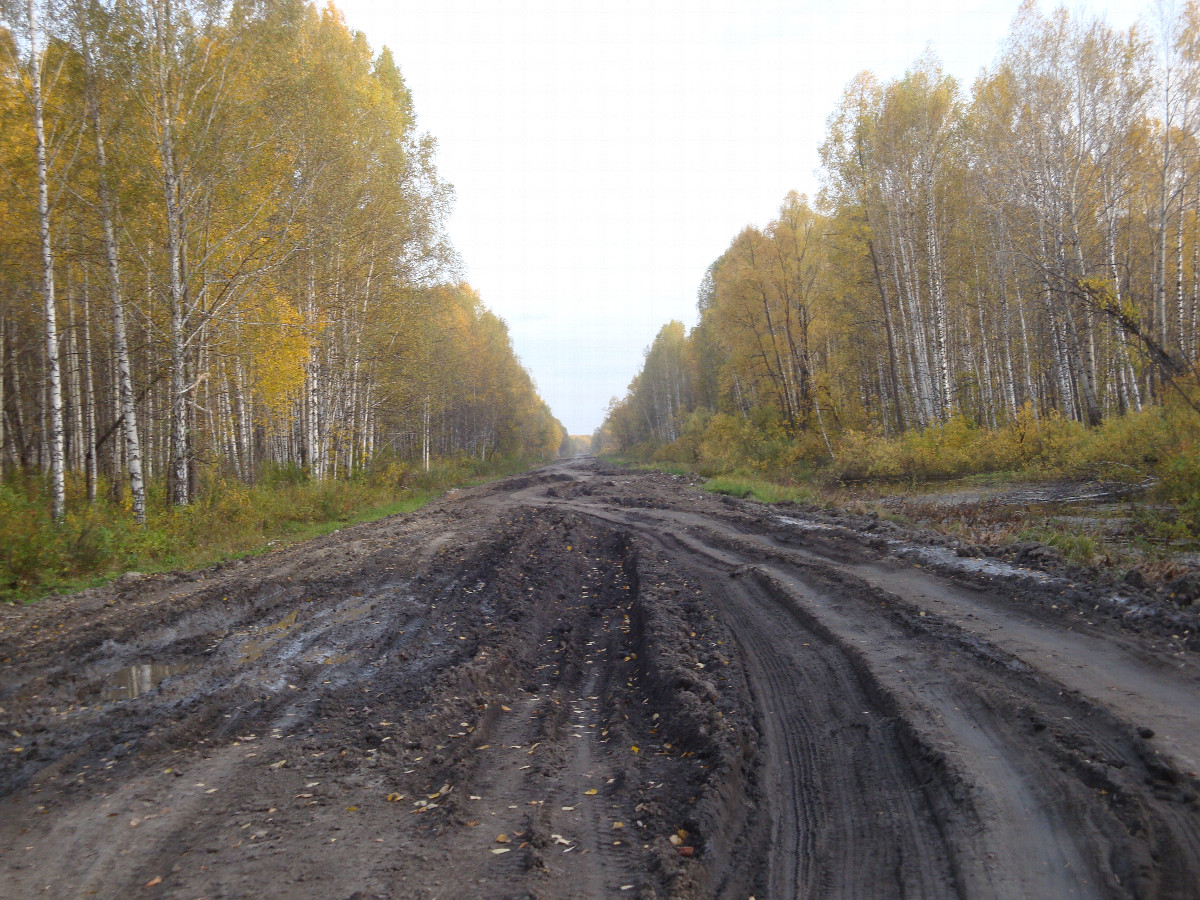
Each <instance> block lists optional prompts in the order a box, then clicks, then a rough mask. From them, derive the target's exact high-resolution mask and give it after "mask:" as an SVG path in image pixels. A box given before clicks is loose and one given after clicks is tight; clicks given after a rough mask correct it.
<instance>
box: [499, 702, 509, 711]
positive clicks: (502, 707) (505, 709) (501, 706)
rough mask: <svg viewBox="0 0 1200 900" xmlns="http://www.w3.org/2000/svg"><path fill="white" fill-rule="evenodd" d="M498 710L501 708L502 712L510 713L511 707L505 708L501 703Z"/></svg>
mask: <svg viewBox="0 0 1200 900" xmlns="http://www.w3.org/2000/svg"><path fill="white" fill-rule="evenodd" d="M500 708H501V709H502V710H504V711H505V712H512V707H511V706H505V705H504V704H503V703H501V704H500Z"/></svg>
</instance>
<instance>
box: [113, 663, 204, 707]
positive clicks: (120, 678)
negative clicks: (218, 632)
mask: <svg viewBox="0 0 1200 900" xmlns="http://www.w3.org/2000/svg"><path fill="white" fill-rule="evenodd" d="M187 668H188V667H187V666H186V665H183V664H179V663H172V664H166V663H138V664H137V665H133V666H127V667H126V668H124V669H121V670H120V671H117V672H114V673H113V674H111V675H109V676H108V677H107V678H105V679H104V682H103V684H102V686H101V688H100V699H101V700H132V699H133V698H134V697H140V696H141V695H142V694H146V693H149V692H150V691H152V690H154V689H155V688H156V687H158V685H159V682H161V681H162V680H163V679H164V678H166V677H168V676H170V675H177V674H179V673H180V672H183V671H186V670H187Z"/></svg>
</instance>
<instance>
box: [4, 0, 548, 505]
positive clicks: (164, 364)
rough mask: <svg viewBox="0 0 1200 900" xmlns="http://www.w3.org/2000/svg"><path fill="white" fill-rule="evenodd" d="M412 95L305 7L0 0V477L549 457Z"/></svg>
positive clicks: (141, 480) (347, 469)
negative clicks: (472, 281) (459, 274)
mask: <svg viewBox="0 0 1200 900" xmlns="http://www.w3.org/2000/svg"><path fill="white" fill-rule="evenodd" d="M434 150H435V147H434V142H433V139H432V138H431V137H430V136H428V135H426V134H423V133H421V132H420V131H419V130H418V129H417V124H416V117H415V115H414V111H413V101H412V96H411V92H410V91H409V88H408V87H407V85H406V84H405V82H404V79H403V78H402V76H401V73H400V70H399V68H398V67H397V65H396V62H395V60H394V59H393V57H392V54H391V52H390V51H389V50H387V49H386V48H384V49H383V50H382V51H381V52H379V53H378V54H376V53H374V52H373V51H372V49H371V48H370V46H369V45H368V44H367V41H366V39H365V37H364V36H363V35H362V34H361V33H358V32H352V31H351V30H349V29H348V28H347V26H346V24H345V22H344V21H343V19H342V18H341V16H340V14H339V13H338V12H337V11H336V10H335V9H334V8H333V7H332V6H328V7H326V8H324V9H322V10H317V9H316V8H315V7H314V6H313V5H312V4H310V3H308V2H305V0H234V2H226V0H0V184H2V185H3V186H2V187H0V475H3V474H4V473H5V472H6V471H7V472H9V473H12V472H14V471H25V472H44V473H46V474H47V476H48V479H49V483H50V485H51V496H52V503H53V507H54V514H55V517H56V518H57V517H61V515H62V512H63V504H64V503H65V484H66V482H67V480H68V479H69V478H74V477H79V478H80V479H82V480H84V481H86V485H87V493H88V495H89V496H90V497H92V498H94V497H95V496H96V492H97V490H100V489H102V487H101V486H102V485H104V486H107V489H108V490H111V491H114V492H117V493H123V494H125V496H126V497H127V498H128V501H129V502H130V503H131V505H132V509H133V511H134V512H135V513H136V515H137V516H138V518H139V519H143V518H144V516H145V505H146V491H147V487H146V486H147V483H148V482H152V481H154V480H155V479H158V480H160V482H161V483H165V485H166V496H167V498H168V500H169V502H170V503H173V504H178V505H183V504H187V503H189V502H191V501H193V500H194V499H195V498H196V496H197V493H198V492H199V491H200V490H202V485H203V476H204V474H205V473H206V472H219V473H221V474H222V475H224V476H228V477H236V478H239V479H242V480H244V481H252V480H254V479H255V478H256V477H257V475H258V473H259V472H260V471H261V469H262V467H263V465H264V464H274V465H279V466H289V465H294V466H299V467H303V468H304V469H305V470H306V471H307V472H308V473H309V474H310V475H311V476H312V477H314V478H318V479H320V478H336V477H341V476H346V475H349V474H352V473H355V472H360V471H363V470H364V469H367V468H369V467H371V466H373V465H375V464H376V463H377V462H378V461H379V460H380V459H381V458H389V459H392V458H400V459H404V460H409V461H413V462H418V463H420V464H423V465H424V466H425V467H426V468H428V466H429V465H430V461H431V459H433V458H436V457H438V456H448V455H470V456H474V457H475V458H478V459H482V460H486V459H488V458H490V457H491V456H495V455H499V456H521V455H527V456H539V457H540V456H550V455H553V454H554V453H555V452H556V451H557V450H558V447H559V445H560V443H561V441H562V438H563V437H564V436H565V431H564V430H563V429H562V426H561V425H560V424H559V423H558V422H557V421H556V420H555V419H554V417H553V416H552V415H551V413H550V411H549V409H548V407H547V406H546V404H545V403H544V402H543V401H542V400H541V399H540V397H539V396H538V395H537V392H536V390H535V387H534V385H533V383H532V381H531V379H530V377H529V375H528V373H527V372H526V371H525V370H524V369H523V368H522V366H521V365H520V363H519V361H518V360H517V358H516V356H515V354H514V352H513V349H512V346H511V344H510V341H509V337H508V332H507V328H506V326H505V325H504V323H503V322H502V321H501V320H500V319H499V318H497V317H496V316H495V315H493V314H492V313H491V312H489V311H488V310H487V309H486V308H485V307H484V306H483V305H482V304H481V302H480V299H479V297H478V296H477V295H476V294H475V293H474V292H473V291H472V290H471V289H470V288H469V287H467V286H466V285H463V284H460V283H458V282H457V280H456V278H455V266H456V261H455V255H454V252H453V250H452V248H451V247H450V245H449V243H448V241H447V239H446V236H445V232H444V228H443V221H444V219H445V217H446V214H447V211H448V205H449V203H450V200H451V195H452V191H451V188H450V187H449V185H447V184H446V183H445V182H444V181H443V180H442V179H441V178H440V177H439V175H438V173H437V170H436V168H435V166H434V159H433V157H434Z"/></svg>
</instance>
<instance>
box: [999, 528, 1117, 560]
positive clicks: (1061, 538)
mask: <svg viewBox="0 0 1200 900" xmlns="http://www.w3.org/2000/svg"><path fill="white" fill-rule="evenodd" d="M1018 537H1019V539H1020V540H1022V541H1037V542H1038V543H1041V544H1049V545H1050V546H1051V547H1053V548H1054V549H1055V550H1057V551H1058V552H1059V553H1061V554H1062V555H1063V556H1064V557H1066V558H1067V560H1068V561H1070V562H1073V563H1076V564H1078V565H1081V566H1087V565H1094V564H1095V563H1096V560H1097V557H1098V556H1099V555H1100V543H1099V542H1098V541H1097V540H1096V538H1095V537H1093V536H1091V535H1088V534H1078V533H1076V532H1073V531H1061V530H1057V529H1054V528H1048V527H1046V526H1039V527H1037V528H1026V529H1025V530H1024V531H1022V532H1021V533H1020V535H1019V536H1018Z"/></svg>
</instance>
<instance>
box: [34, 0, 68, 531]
mask: <svg viewBox="0 0 1200 900" xmlns="http://www.w3.org/2000/svg"><path fill="white" fill-rule="evenodd" d="M28 10H29V47H30V53H29V58H30V68H31V72H30V75H31V80H32V85H31V87H32V92H33V129H34V136H35V139H36V154H37V183H38V225H39V231H40V236H41V250H42V303H43V309H44V314H45V325H46V394H47V402H48V406H49V413H50V417H49V422H48V425H49V435H48V438H49V452H50V497H51V499H50V514H51V516H52V517H53V519H54V521H55V522H61V521H62V519H63V516H64V515H65V514H66V508H67V492H66V477H65V474H64V461H63V409H62V371H61V366H60V364H59V357H58V322H57V319H56V315H55V303H54V248H53V244H52V243H51V237H50V192H49V183H48V182H49V173H48V171H47V169H48V167H47V163H46V126H45V121H44V118H43V109H44V103H45V98H44V97H43V96H42V60H41V56H40V55H39V54H40V51H39V50H38V34H37V23H38V20H37V5H36V3H35V0H29V2H28Z"/></svg>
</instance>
